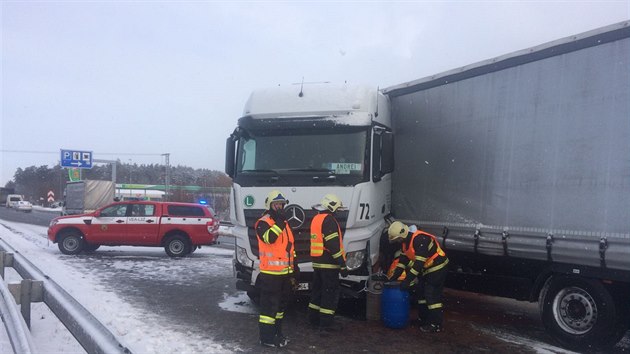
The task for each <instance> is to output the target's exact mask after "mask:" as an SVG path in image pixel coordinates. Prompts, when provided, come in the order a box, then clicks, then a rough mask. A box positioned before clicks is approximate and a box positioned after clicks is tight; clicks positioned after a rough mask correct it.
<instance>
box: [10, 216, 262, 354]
mask: <svg viewBox="0 0 630 354" xmlns="http://www.w3.org/2000/svg"><path fill="white" fill-rule="evenodd" d="M46 230H47V228H46V227H43V226H36V225H30V224H21V223H15V222H8V221H6V220H0V239H3V240H4V241H6V242H7V243H8V244H10V245H11V246H12V247H14V248H15V249H16V250H17V251H19V252H20V253H21V254H22V255H24V256H25V257H26V258H27V259H29V260H30V261H31V262H33V263H34V264H35V265H36V266H37V267H38V268H39V269H41V270H42V271H43V272H44V273H46V275H48V276H49V277H50V278H51V279H52V280H53V281H55V282H56V283H57V284H59V285H60V286H61V287H63V288H64V289H65V290H66V291H67V292H68V293H69V294H70V295H71V296H73V297H74V298H75V299H76V300H77V301H78V302H79V303H81V304H82V305H83V306H84V307H86V308H87V309H88V310H89V311H90V312H91V313H92V314H93V315H95V316H96V317H97V318H98V319H99V320H100V321H101V323H103V324H104V325H105V326H106V327H108V328H109V329H110V331H112V333H114V334H115V335H116V336H117V337H118V339H119V340H120V341H121V343H122V344H123V345H125V346H127V347H128V348H129V349H131V351H132V352H134V353H160V354H161V353H196V352H213V353H216V352H219V353H220V352H232V351H233V350H234V349H235V348H226V347H224V346H223V345H221V344H218V343H215V342H213V341H211V340H209V339H208V338H202V337H200V336H199V337H198V338H191V335H194V334H191V333H189V332H184V331H177V330H176V329H174V328H172V327H163V328H160V326H159V325H157V326H156V323H159V321H148V320H147V316H152V314H147V313H146V312H144V311H140V310H139V309H137V308H134V307H132V306H130V305H129V304H127V303H126V302H125V301H122V300H121V299H120V298H119V297H118V296H117V295H116V294H115V293H114V292H112V291H111V290H108V286H107V284H103V283H101V282H100V281H99V277H98V274H97V273H94V272H85V269H77V267H72V264H67V263H64V262H61V261H59V255H60V253H59V251H58V249H57V245H55V244H52V243H51V242H49V241H48V239H47V237H46ZM104 248H105V249H107V247H104ZM111 249H114V248H113V247H112V248H111ZM115 249H116V250H119V251H125V250H133V251H134V253H135V254H137V253H138V252H139V250H142V251H140V252H143V251H144V250H146V257H149V258H153V257H156V252H157V251H159V252H160V253H163V252H164V251H163V250H162V249H157V248H150V247H147V248H140V247H115ZM196 252H199V253H208V254H218V255H231V254H233V251H232V250H230V249H222V248H214V247H205V248H202V249H200V250H198V251H196ZM123 253H124V252H123ZM160 257H163V255H160ZM118 258H119V259H121V260H124V258H125V256H119V257H118ZM133 258H134V260H136V261H137V260H138V256H135V257H133ZM226 262H227V261H226ZM145 263H147V264H151V265H152V266H147V267H144V268H141V269H138V267H142V265H141V264H142V262H135V261H134V262H128V263H126V262H124V261H123V262H115V263H114V265H115V266H116V267H120V268H122V269H125V267H129V269H134V270H135V271H137V272H138V273H139V274H142V276H145V277H146V276H149V277H150V276H158V275H159V274H163V272H164V271H165V270H166V269H164V268H161V267H157V268H156V267H153V266H154V265H155V263H153V262H145ZM139 264H140V265H139ZM226 265H227V264H222V265H218V266H221V267H225V266H226ZM173 266H177V263H174V262H169V269H168V270H169V271H170V272H172V271H173ZM7 269H11V268H7ZM11 271H12V272H14V274H11V272H9V271H7V273H6V274H7V281H8V282H19V280H20V279H21V278H20V277H19V275H17V273H15V271H13V270H12V269H11ZM219 305H220V307H221V308H222V309H224V310H227V311H235V312H246V313H255V310H254V308H253V307H252V306H251V304H250V303H249V300H247V298H246V297H245V296H244V294H238V295H236V296H229V295H228V294H225V296H224V301H223V303H221V304H219ZM16 306H17V305H16ZM113 309H115V310H113ZM31 320H32V330H31V332H32V334H33V337H34V341H35V345H36V346H37V348H38V350H39V351H41V352H43V353H61V352H63V353H83V352H84V351H83V349H82V348H81V347H80V345H79V344H78V343H77V342H76V341H74V339H73V337H72V336H71V334H70V333H69V332H68V331H67V330H66V329H65V327H64V326H63V325H62V324H61V323H60V322H59V321H58V320H57V319H56V317H55V316H54V314H52V313H51V312H50V311H49V310H48V308H47V307H46V305H45V304H43V303H40V304H34V305H33V306H32V314H31ZM149 323H150V325H148V324H149ZM0 329H1V330H2V332H3V333H2V334H0V352H2V353H6V352H10V349H9V350H4V349H3V348H10V343H9V341H8V338H7V336H6V333H4V332H5V331H4V328H3V327H0ZM191 343H194V344H191Z"/></svg>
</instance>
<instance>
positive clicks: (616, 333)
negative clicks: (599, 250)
mask: <svg viewBox="0 0 630 354" xmlns="http://www.w3.org/2000/svg"><path fill="white" fill-rule="evenodd" d="M539 301H540V304H539V305H540V309H541V315H542V321H543V324H544V325H545V328H546V329H547V331H548V332H549V333H550V334H551V335H552V336H553V337H554V339H556V340H557V341H558V342H559V343H561V344H562V345H563V346H565V347H567V348H570V349H574V350H578V351H579V350H584V349H586V348H588V349H590V350H592V349H605V348H607V347H612V346H614V345H615V344H616V343H617V342H618V341H619V340H620V339H621V337H623V335H624V333H625V331H626V325H625V324H624V323H623V318H624V316H623V311H621V309H620V308H618V306H617V304H616V303H615V301H614V299H613V297H612V296H611V294H610V293H609V292H608V290H607V289H606V288H605V287H604V286H603V285H602V283H601V282H599V281H598V280H595V279H584V278H577V277H570V276H557V277H552V278H550V279H549V280H547V283H546V284H545V286H544V287H543V289H542V291H541V293H540V299H539Z"/></svg>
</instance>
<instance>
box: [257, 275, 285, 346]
mask: <svg viewBox="0 0 630 354" xmlns="http://www.w3.org/2000/svg"><path fill="white" fill-rule="evenodd" d="M258 276H259V277H260V316H259V319H258V328H259V329H260V340H261V341H263V342H265V343H273V342H274V341H275V338H276V337H277V336H282V320H283V318H284V311H285V310H286V308H287V305H288V303H289V297H290V294H291V276H290V275H288V274H286V275H271V274H265V273H260V274H259V275H258Z"/></svg>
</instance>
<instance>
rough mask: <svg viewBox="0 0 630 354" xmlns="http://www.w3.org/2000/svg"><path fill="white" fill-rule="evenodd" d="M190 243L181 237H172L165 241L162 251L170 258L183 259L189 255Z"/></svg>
mask: <svg viewBox="0 0 630 354" xmlns="http://www.w3.org/2000/svg"><path fill="white" fill-rule="evenodd" d="M190 247H191V245H190V242H189V241H188V238H186V237H185V236H183V235H179V234H178V235H173V236H170V237H169V238H168V239H167V240H166V244H165V245H164V250H165V251H166V254H168V255H169V256H170V257H184V256H185V255H187V254H189V253H190Z"/></svg>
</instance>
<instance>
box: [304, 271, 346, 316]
mask: <svg viewBox="0 0 630 354" xmlns="http://www.w3.org/2000/svg"><path fill="white" fill-rule="evenodd" d="M338 302H339V269H321V268H315V269H313V288H312V290H311V302H310V303H309V304H308V308H309V321H310V322H311V324H313V325H320V326H322V327H326V326H330V325H331V324H332V321H333V317H334V316H335V311H337V303H338Z"/></svg>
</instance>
